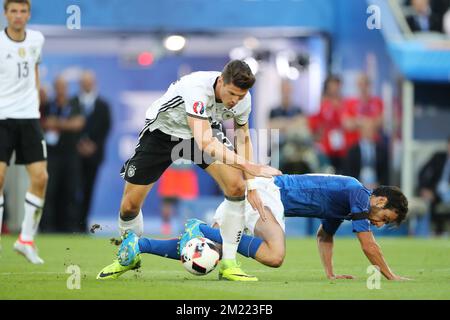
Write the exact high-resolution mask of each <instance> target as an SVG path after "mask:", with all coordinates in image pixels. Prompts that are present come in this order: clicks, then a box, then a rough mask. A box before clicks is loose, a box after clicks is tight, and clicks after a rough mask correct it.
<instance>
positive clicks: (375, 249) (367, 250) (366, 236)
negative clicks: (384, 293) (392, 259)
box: [357, 231, 410, 281]
mask: <svg viewBox="0 0 450 320" xmlns="http://www.w3.org/2000/svg"><path fill="white" fill-rule="evenodd" d="M357 235H358V240H359V242H360V243H361V249H362V250H363V252H364V254H365V255H366V257H367V259H369V261H370V262H371V263H372V265H374V266H377V267H379V268H380V272H381V273H382V274H383V275H384V276H385V277H386V279H388V280H397V281H399V280H410V279H408V278H404V277H401V276H397V275H396V274H394V273H393V272H392V270H391V269H390V268H389V266H388V265H387V262H386V260H385V259H384V257H383V253H382V252H381V248H380V246H379V245H378V243H377V242H376V241H375V237H374V236H373V233H372V232H370V231H369V232H359V233H358V234H357Z"/></svg>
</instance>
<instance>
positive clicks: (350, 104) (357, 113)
mask: <svg viewBox="0 0 450 320" xmlns="http://www.w3.org/2000/svg"><path fill="white" fill-rule="evenodd" d="M357 87H358V97H356V98H351V99H347V101H346V103H345V112H344V115H343V125H344V128H345V129H346V139H347V143H348V145H349V147H351V146H353V145H354V144H356V143H358V141H359V137H360V126H361V123H362V122H365V121H366V119H370V120H372V125H373V126H375V131H376V139H380V136H381V134H382V127H383V101H382V100H381V99H380V98H379V97H376V96H374V95H373V94H372V83H371V81H370V78H369V77H368V76H367V75H366V74H360V75H359V76H358V79H357Z"/></svg>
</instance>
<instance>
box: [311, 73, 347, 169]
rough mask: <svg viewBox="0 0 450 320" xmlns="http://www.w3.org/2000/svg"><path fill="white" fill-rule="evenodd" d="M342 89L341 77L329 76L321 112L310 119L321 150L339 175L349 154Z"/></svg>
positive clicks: (326, 81)
mask: <svg viewBox="0 0 450 320" xmlns="http://www.w3.org/2000/svg"><path fill="white" fill-rule="evenodd" d="M341 87H342V82H341V79H340V78H339V77H337V76H334V75H331V76H329V77H328V78H327V79H326V80H325V84H324V91H323V97H322V102H321V105H320V111H319V113H318V114H316V115H314V116H311V117H310V118H309V125H310V128H311V131H312V133H313V134H314V135H315V137H316V140H317V141H318V145H319V149H320V151H321V152H322V153H323V154H325V155H326V156H327V158H328V160H329V161H330V163H331V165H332V166H333V167H334V170H335V173H337V174H340V173H342V170H343V160H344V159H345V155H346V153H347V142H346V137H345V130H344V127H343V121H342V120H343V118H342V115H343V112H344V110H345V107H344V100H343V98H342V95H341Z"/></svg>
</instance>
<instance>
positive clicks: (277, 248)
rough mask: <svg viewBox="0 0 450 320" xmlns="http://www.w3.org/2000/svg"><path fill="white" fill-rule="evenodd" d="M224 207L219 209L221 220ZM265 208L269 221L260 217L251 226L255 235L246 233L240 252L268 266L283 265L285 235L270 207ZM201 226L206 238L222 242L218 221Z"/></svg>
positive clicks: (239, 248)
mask: <svg viewBox="0 0 450 320" xmlns="http://www.w3.org/2000/svg"><path fill="white" fill-rule="evenodd" d="M222 209H223V208H222V207H219V209H218V211H219V215H220V219H219V220H220V221H221V219H222V215H223V214H222V213H221V212H220V211H222ZM264 210H266V217H267V221H266V222H263V221H262V220H261V219H260V218H257V220H256V223H255V225H254V227H251V228H252V229H253V233H254V236H251V235H245V234H244V235H243V236H242V238H241V242H240V243H239V247H238V252H239V253H240V254H242V255H243V256H245V257H248V258H253V259H255V260H256V261H258V262H260V263H262V264H264V265H266V266H269V267H275V268H276V267H279V266H281V264H282V263H283V260H284V255H285V252H286V246H285V235H284V231H283V229H282V228H281V226H280V224H279V223H278V221H277V220H276V219H275V217H274V216H273V214H272V212H271V210H270V209H269V207H264ZM256 214H257V213H256ZM250 223H251V222H250ZM199 228H200V231H201V232H202V234H203V236H204V237H205V238H208V239H210V240H212V241H214V242H216V243H218V244H221V243H222V238H221V236H220V232H219V231H218V230H217V228H219V223H218V222H215V223H214V225H213V226H212V227H210V226H208V225H206V224H201V225H200V226H199Z"/></svg>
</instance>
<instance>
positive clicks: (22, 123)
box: [0, 119, 47, 165]
mask: <svg viewBox="0 0 450 320" xmlns="http://www.w3.org/2000/svg"><path fill="white" fill-rule="evenodd" d="M13 151H16V164H30V163H33V162H38V161H43V160H46V159H47V146H46V144H45V140H44V135H43V133H42V128H41V124H40V123H39V120H38V119H6V120H0V162H6V164H7V165H9V161H10V159H11V155H12V153H13Z"/></svg>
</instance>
